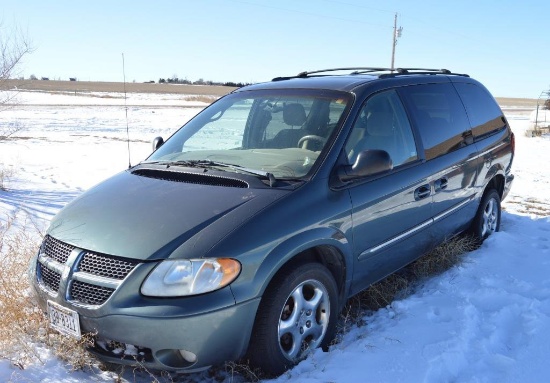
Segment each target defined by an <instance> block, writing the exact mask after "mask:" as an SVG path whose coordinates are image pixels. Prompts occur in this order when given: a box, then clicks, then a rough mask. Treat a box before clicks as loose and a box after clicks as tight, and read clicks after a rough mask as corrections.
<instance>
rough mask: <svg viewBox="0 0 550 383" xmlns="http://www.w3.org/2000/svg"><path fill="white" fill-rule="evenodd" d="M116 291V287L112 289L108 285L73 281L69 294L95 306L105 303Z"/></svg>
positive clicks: (73, 298) (78, 300) (76, 299)
mask: <svg viewBox="0 0 550 383" xmlns="http://www.w3.org/2000/svg"><path fill="white" fill-rule="evenodd" d="M114 291H115V289H110V288H108V287H103V286H96V285H92V284H90V283H86V282H80V281H73V283H72V284H71V288H70V293H69V295H70V296H71V297H72V300H73V301H76V302H79V303H84V304H86V305H94V306H95V305H101V304H103V303H104V302H105V301H106V300H107V299H109V297H110V296H111V294H112V293H113V292H114Z"/></svg>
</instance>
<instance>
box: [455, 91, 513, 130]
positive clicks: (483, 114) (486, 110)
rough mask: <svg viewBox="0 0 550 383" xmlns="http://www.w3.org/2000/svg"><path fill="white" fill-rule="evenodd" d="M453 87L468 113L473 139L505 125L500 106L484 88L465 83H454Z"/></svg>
mask: <svg viewBox="0 0 550 383" xmlns="http://www.w3.org/2000/svg"><path fill="white" fill-rule="evenodd" d="M455 87H456V90H457V91H458V94H459V95H460V98H461V99H462V102H463V103H464V107H465V108H466V113H468V118H469V119H470V123H471V125H472V134H473V135H474V139H478V140H479V139H481V138H483V137H485V136H488V135H491V134H492V133H494V132H496V131H498V130H500V129H502V128H503V127H504V126H506V120H505V118H504V115H503V114H502V111H501V110H500V107H499V106H498V104H497V103H496V101H495V99H494V98H493V97H492V96H491V94H490V93H489V92H488V91H487V90H486V89H484V88H482V87H480V86H478V85H476V84H466V83H456V84H455Z"/></svg>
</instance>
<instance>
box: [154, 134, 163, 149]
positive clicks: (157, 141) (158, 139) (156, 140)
mask: <svg viewBox="0 0 550 383" xmlns="http://www.w3.org/2000/svg"><path fill="white" fill-rule="evenodd" d="M162 144H164V138H162V137H155V138H154V139H153V152H154V151H155V150H157V149H158V148H160V147H161V146H162Z"/></svg>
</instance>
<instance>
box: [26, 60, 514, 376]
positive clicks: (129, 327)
mask: <svg viewBox="0 0 550 383" xmlns="http://www.w3.org/2000/svg"><path fill="white" fill-rule="evenodd" d="M153 146H154V147H153V149H154V152H153V154H152V155H151V156H150V157H149V158H147V159H146V160H144V161H143V162H141V163H140V164H138V165H136V166H133V167H131V168H130V169H128V170H124V171H122V172H120V173H119V174H117V175H115V176H113V177H112V178H110V179H108V180H106V181H104V182H103V183H100V184H99V185H97V186H95V187H93V188H92V189H90V190H88V191H87V192H85V193H84V194H82V195H81V196H80V197H78V198H77V199H75V200H74V201H73V202H72V203H70V204H68V205H67V206H66V207H65V208H64V209H63V210H62V211H60V212H59V214H58V215H57V216H56V217H55V218H54V219H53V220H52V222H51V226H50V227H49V229H48V231H47V235H46V236H45V238H44V241H43V243H42V245H41V247H40V249H39V251H38V254H37V256H36V258H35V259H34V260H33V263H32V264H31V278H32V282H33V285H34V290H36V293H37V296H38V300H39V302H40V305H41V306H42V307H43V309H44V311H45V312H47V313H48V317H49V320H50V323H51V326H52V327H54V328H55V329H57V330H59V331H61V332H64V333H66V334H69V335H70V336H74V337H80V336H81V335H82V334H85V333H92V334H94V339H95V342H94V345H93V346H92V347H90V351H91V352H92V353H94V354H95V355H97V357H98V358H100V359H102V360H104V361H106V362H112V363H120V364H135V363H140V364H141V365H145V366H147V367H148V368H154V369H163V370H177V371H197V370H201V369H204V368H207V367H209V366H212V365H215V364H220V363H223V362H224V361H227V360H237V359H240V358H246V360H249V361H250V363H251V364H252V365H253V366H256V367H260V368H262V369H263V370H264V371H266V372H268V373H271V374H279V373H281V372H283V371H284V370H285V369H287V368H290V367H292V366H293V365H294V364H296V363H297V362H298V361H300V360H301V359H303V358H304V357H305V356H306V355H307V353H308V350H310V349H312V348H315V347H323V348H326V347H327V346H328V345H329V344H330V342H331V339H332V338H333V336H334V333H335V327H336V320H337V318H338V314H339V311H340V310H341V308H342V307H343V305H344V303H345V302H346V300H347V299H348V298H349V297H351V296H353V295H354V294H356V293H358V292H360V291H361V290H363V289H365V288H367V287H368V286H369V285H371V284H372V283H374V282H376V281H378V280H380V279H382V278H384V277H386V276H387V275H389V274H391V273H393V272H394V271H396V270H398V269H400V268H402V267H404V266H405V265H407V264H408V263H410V262H412V261H414V260H415V259H417V258H418V257H420V256H421V255H422V254H424V253H425V252H426V251H428V250H430V249H431V248H433V247H434V246H437V245H438V244H440V243H441V242H443V241H445V240H446V239H448V238H450V237H452V236H454V235H456V234H458V233H462V232H469V233H470V234H471V235H472V236H473V237H474V238H475V239H476V240H477V241H478V242H481V241H483V239H484V238H486V237H487V236H489V235H491V234H492V233H494V232H496V231H498V230H499V225H500V213H501V210H500V201H501V200H502V199H503V198H504V197H505V196H506V195H507V193H508V191H509V189H510V186H511V183H512V181H513V175H512V174H511V171H510V168H511V164H512V159H513V155H514V135H513V134H512V132H511V130H510V127H509V125H508V122H507V120H506V118H505V117H504V116H503V114H502V111H501V110H500V108H499V107H498V105H497V103H496V102H495V100H494V99H493V97H492V96H491V95H490V93H489V92H488V91H487V90H486V89H485V87H483V85H481V84H480V83H479V82H477V81H475V80H473V79H471V78H470V77H469V76H467V75H464V74H455V73H451V72H450V71H448V70H433V69H396V70H393V71H392V70H389V69H384V68H339V69H332V70H324V71H316V72H304V73H300V74H299V75H297V76H293V77H279V78H275V79H273V80H272V81H270V82H267V83H262V84H255V85H251V86H246V87H243V88H240V89H237V90H235V91H234V92H232V93H230V94H228V95H227V96H225V97H222V98H221V99H220V100H218V101H217V102H215V103H213V104H212V105H211V106H209V107H207V108H205V109H204V110H203V111H202V112H201V113H199V114H198V115H197V116H196V117H195V118H193V119H192V120H191V121H189V122H188V123H187V124H185V125H184V126H183V127H182V128H181V129H179V130H178V131H177V132H175V133H174V134H173V135H172V136H171V137H170V138H169V139H167V140H166V142H164V140H163V139H162V138H160V137H158V138H156V139H155V140H154V142H153Z"/></svg>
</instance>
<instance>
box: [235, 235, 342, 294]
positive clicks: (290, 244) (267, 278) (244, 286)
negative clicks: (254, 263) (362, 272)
mask: <svg viewBox="0 0 550 383" xmlns="http://www.w3.org/2000/svg"><path fill="white" fill-rule="evenodd" d="M318 246H329V247H332V248H334V249H336V250H337V251H338V252H339V253H340V254H341V255H342V258H343V260H344V262H345V270H346V275H345V277H344V278H345V282H344V286H343V289H344V296H345V297H347V293H348V291H349V287H350V284H351V278H352V275H353V253H352V244H351V242H350V241H349V240H348V238H347V237H346V236H345V235H344V233H343V232H342V231H340V230H339V229H338V228H335V227H332V226H331V227H316V228H312V229H309V230H306V231H302V232H300V233H297V234H296V235H294V236H292V237H289V238H286V239H285V240H284V241H283V242H281V243H279V244H277V245H276V246H275V247H274V248H273V249H272V250H271V251H270V252H269V253H268V254H267V255H266V256H265V257H264V258H263V260H262V261H261V265H260V266H259V267H258V269H257V271H256V273H255V274H254V275H241V277H244V278H241V277H239V278H238V280H237V281H236V282H235V283H233V284H232V285H231V289H232V291H233V295H234V296H235V301H236V302H237V303H240V302H243V301H246V300H249V299H254V298H257V297H261V296H262V295H263V293H264V291H265V290H266V288H267V286H268V285H269V283H270V282H271V280H272V279H273V277H274V276H275V274H277V272H279V270H281V268H282V267H283V266H284V265H286V264H287V263H288V262H290V261H291V260H292V259H294V258H295V257H296V256H298V255H299V254H300V253H302V252H304V251H306V250H308V249H312V248H314V247H318ZM245 273H246V270H243V274H245Z"/></svg>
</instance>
